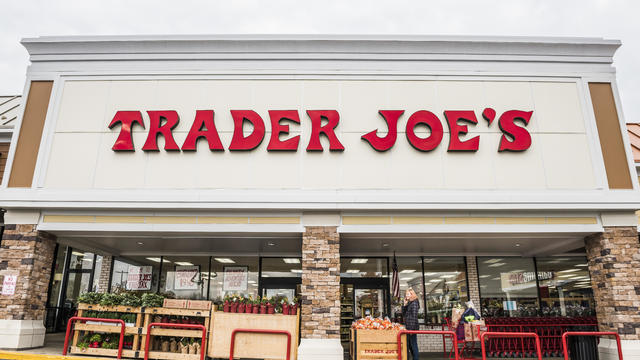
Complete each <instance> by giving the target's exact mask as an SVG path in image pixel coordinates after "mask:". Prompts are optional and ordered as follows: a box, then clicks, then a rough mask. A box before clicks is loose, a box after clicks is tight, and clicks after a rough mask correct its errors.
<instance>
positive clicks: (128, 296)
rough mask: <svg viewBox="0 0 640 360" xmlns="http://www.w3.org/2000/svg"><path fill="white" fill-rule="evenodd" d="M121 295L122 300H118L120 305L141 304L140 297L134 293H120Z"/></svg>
mask: <svg viewBox="0 0 640 360" xmlns="http://www.w3.org/2000/svg"><path fill="white" fill-rule="evenodd" d="M120 296H121V297H122V301H121V302H120V305H125V306H135V307H138V306H141V305H142V299H140V297H139V296H138V295H136V294H134V293H130V292H127V293H122V294H121V295H120Z"/></svg>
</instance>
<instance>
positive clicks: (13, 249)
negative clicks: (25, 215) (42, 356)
mask: <svg viewBox="0 0 640 360" xmlns="http://www.w3.org/2000/svg"><path fill="white" fill-rule="evenodd" d="M55 245H56V239H55V236H53V235H51V234H48V233H45V232H42V231H37V230H36V225H11V224H9V225H6V226H5V231H4V234H3V236H2V251H0V277H2V279H3V280H4V276H6V275H17V283H16V289H15V294H14V295H0V348H11V349H18V348H29V347H38V346H42V345H43V344H44V333H45V328H44V324H43V320H44V316H45V310H46V309H45V307H46V301H47V290H48V288H49V278H50V277H51V266H52V264H53V257H54V256H55V254H54V251H55ZM1 287H2V281H0V288H1Z"/></svg>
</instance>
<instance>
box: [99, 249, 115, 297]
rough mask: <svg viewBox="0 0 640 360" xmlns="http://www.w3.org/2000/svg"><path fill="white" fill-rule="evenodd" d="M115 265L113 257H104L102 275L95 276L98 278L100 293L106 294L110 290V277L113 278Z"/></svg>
mask: <svg viewBox="0 0 640 360" xmlns="http://www.w3.org/2000/svg"><path fill="white" fill-rule="evenodd" d="M112 264H113V256H111V255H103V256H102V267H101V268H100V274H96V275H94V276H99V277H98V292H99V293H106V292H107V290H108V289H109V277H110V276H111V266H112Z"/></svg>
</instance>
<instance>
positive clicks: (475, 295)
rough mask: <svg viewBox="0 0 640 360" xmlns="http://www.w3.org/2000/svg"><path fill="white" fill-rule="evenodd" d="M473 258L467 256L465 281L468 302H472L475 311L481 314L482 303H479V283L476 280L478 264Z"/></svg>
mask: <svg viewBox="0 0 640 360" xmlns="http://www.w3.org/2000/svg"><path fill="white" fill-rule="evenodd" d="M476 261H477V258H476V257H475V256H467V279H468V280H469V281H468V284H467V286H468V287H469V289H468V292H467V293H468V294H469V300H471V301H473V305H475V307H476V310H477V311H478V312H479V313H482V308H481V306H482V303H480V281H479V279H478V264H477V262H476Z"/></svg>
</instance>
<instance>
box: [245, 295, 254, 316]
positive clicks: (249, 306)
mask: <svg viewBox="0 0 640 360" xmlns="http://www.w3.org/2000/svg"><path fill="white" fill-rule="evenodd" d="M244 312H245V313H247V314H251V313H252V312H253V296H249V299H247V303H246V304H245V305H244Z"/></svg>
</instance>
